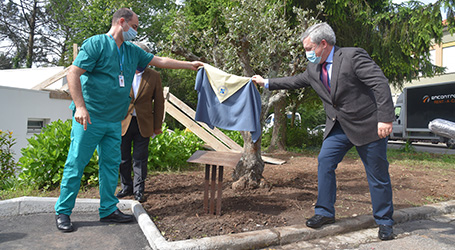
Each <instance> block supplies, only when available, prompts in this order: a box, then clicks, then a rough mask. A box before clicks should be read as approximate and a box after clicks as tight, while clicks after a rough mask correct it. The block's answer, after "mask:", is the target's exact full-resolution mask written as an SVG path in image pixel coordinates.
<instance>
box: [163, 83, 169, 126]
mask: <svg viewBox="0 0 455 250" xmlns="http://www.w3.org/2000/svg"><path fill="white" fill-rule="evenodd" d="M163 96H164V115H163V122H164V119H166V113H167V111H166V105H169V103H168V99H169V87H164V88H163Z"/></svg>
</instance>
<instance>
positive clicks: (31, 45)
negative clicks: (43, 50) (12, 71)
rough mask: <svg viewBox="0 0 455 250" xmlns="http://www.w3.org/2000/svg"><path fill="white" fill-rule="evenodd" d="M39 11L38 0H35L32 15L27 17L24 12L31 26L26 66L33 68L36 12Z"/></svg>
mask: <svg viewBox="0 0 455 250" xmlns="http://www.w3.org/2000/svg"><path fill="white" fill-rule="evenodd" d="M37 11H38V1H34V3H33V8H32V10H31V13H30V17H29V18H27V15H26V14H25V13H24V16H25V18H26V19H27V22H28V26H29V29H30V30H29V33H28V44H27V60H26V67H27V68H31V67H32V64H33V48H34V43H35V27H36V14H37Z"/></svg>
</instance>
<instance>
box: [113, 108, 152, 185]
mask: <svg viewBox="0 0 455 250" xmlns="http://www.w3.org/2000/svg"><path fill="white" fill-rule="evenodd" d="M149 142H150V137H142V135H141V133H140V131H139V126H138V123H137V119H136V116H133V117H132V119H131V122H130V126H129V127H128V130H127V131H126V133H125V135H124V136H122V162H121V163H120V180H121V182H122V188H123V189H124V190H128V191H133V192H134V193H137V192H141V193H143V192H144V188H145V178H147V163H148V155H149V151H148V145H149ZM131 144H133V157H131ZM131 162H132V164H131ZM131 167H132V168H133V171H134V182H133V179H132V178H131Z"/></svg>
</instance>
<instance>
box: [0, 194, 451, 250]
mask: <svg viewBox="0 0 455 250" xmlns="http://www.w3.org/2000/svg"><path fill="white" fill-rule="evenodd" d="M122 202H123V203H119V204H118V206H119V207H120V208H121V209H122V210H123V211H124V212H126V213H130V212H129V211H131V210H132V211H134V215H135V217H136V220H135V221H134V222H131V223H126V224H109V223H101V222H99V217H98V213H97V212H95V211H96V208H97V206H98V205H99V201H97V200H90V199H87V200H80V201H79V203H77V204H78V205H76V208H78V210H77V211H73V214H72V215H71V219H72V222H73V224H74V226H75V229H76V230H75V231H74V232H71V233H62V232H60V231H58V230H57V229H56V226H55V217H54V213H53V212H52V211H53V204H55V199H53V198H33V197H24V198H17V199H13V200H7V201H0V249H13V250H17V249H37V250H41V249H101V250H102V249H109V250H111V249H133V250H135V249H138V250H140V249H146V250H148V249H172V250H176V249H185V250H187V249H199V250H200V249H210V250H212V249H233V250H237V249H239V250H240V249H268V250H269V249H277V250H278V249H281V250H291V249H292V250H293V249H324V250H326V249H359V250H367V249H368V250H371V249H375V250H381V249H384V250H385V249H387V250H388V249H400V250H401V249H403V250H411V249H419V250H436V249H438V250H440V249H443V250H444V249H454V250H455V201H449V202H442V203H438V204H433V205H429V206H423V207H416V208H407V209H401V210H398V211H396V212H395V216H394V218H395V219H396V220H397V221H401V222H402V223H399V224H397V225H395V233H396V234H397V239H395V240H392V241H380V240H379V239H378V238H377V231H378V229H377V228H371V223H372V218H370V217H371V216H363V217H362V216H360V217H357V218H349V219H343V220H337V222H336V223H335V224H332V225H328V226H324V227H323V228H321V229H317V230H314V229H309V228H307V227H305V226H299V225H296V226H291V227H285V228H275V229H272V230H261V231H256V232H247V233H241V234H232V235H224V236H217V237H211V238H202V239H194V240H193V239H192V240H186V241H176V242H167V241H165V239H164V238H163V237H162V235H161V233H160V232H159V231H158V230H157V228H156V227H155V226H154V224H153V222H151V220H150V218H149V216H148V215H147V214H146V213H145V210H143V208H142V206H141V205H140V204H139V203H137V202H132V201H122ZM129 208H131V209H129ZM37 211H39V212H37ZM430 215H432V216H430ZM137 221H139V223H138V222H137ZM141 228H142V229H141ZM365 228H367V229H365ZM303 239H306V240H303ZM299 240H301V241H299ZM280 242H281V243H282V244H283V242H292V243H290V244H286V245H283V246H281V245H278V244H280ZM274 244H275V246H273V245H274ZM267 245H269V247H267V248H263V246H267ZM258 246H261V247H262V248H261V247H258Z"/></svg>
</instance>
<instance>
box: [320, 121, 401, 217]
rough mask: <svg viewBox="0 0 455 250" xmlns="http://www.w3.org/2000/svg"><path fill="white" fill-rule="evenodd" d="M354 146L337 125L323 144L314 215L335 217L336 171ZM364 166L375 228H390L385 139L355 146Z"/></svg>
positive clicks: (389, 196) (390, 197)
mask: <svg viewBox="0 0 455 250" xmlns="http://www.w3.org/2000/svg"><path fill="white" fill-rule="evenodd" d="M353 146H354V144H352V142H351V141H349V139H348V137H347V136H346V134H345V133H344V131H343V129H342V128H341V126H340V124H339V123H338V122H336V123H335V126H334V127H333V129H332V131H330V134H329V135H328V136H327V138H326V139H325V140H324V142H323V143H322V147H321V151H320V153H319V156H318V162H319V165H318V200H317V202H316V206H315V209H314V211H315V214H319V215H323V216H326V217H334V216H335V206H334V205H335V201H336V189H337V184H336V175H335V170H336V168H337V166H338V163H340V162H341V160H342V159H343V157H344V155H345V154H346V153H347V152H348V151H349V150H350V149H351V148H352V147H353ZM356 149H357V152H358V153H359V155H360V158H361V159H362V162H363V164H364V165H365V172H366V174H367V180H368V186H369V188H370V196H371V203H372V205H373V216H374V219H375V221H376V223H377V224H378V225H389V226H391V225H393V223H394V221H393V218H392V215H393V203H392V185H391V181H390V175H389V162H388V161H387V138H384V139H379V140H376V141H373V142H370V143H368V144H365V145H363V146H356Z"/></svg>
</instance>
